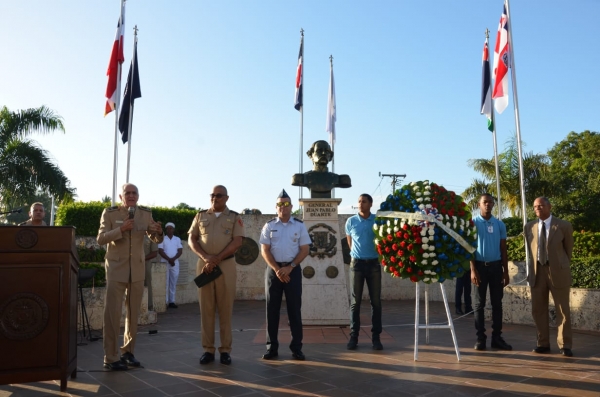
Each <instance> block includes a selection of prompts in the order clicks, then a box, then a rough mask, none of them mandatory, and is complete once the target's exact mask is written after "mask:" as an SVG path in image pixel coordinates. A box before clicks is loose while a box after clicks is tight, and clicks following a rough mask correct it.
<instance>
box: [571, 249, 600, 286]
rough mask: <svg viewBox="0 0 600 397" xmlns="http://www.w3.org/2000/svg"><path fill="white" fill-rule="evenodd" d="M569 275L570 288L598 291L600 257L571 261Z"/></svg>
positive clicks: (599, 284) (599, 283)
mask: <svg viewBox="0 0 600 397" xmlns="http://www.w3.org/2000/svg"><path fill="white" fill-rule="evenodd" d="M571 274H572V276H573V284H571V286H572V287H574V288H597V289H600V257H598V256H596V257H592V258H578V259H573V260H572V261H571Z"/></svg>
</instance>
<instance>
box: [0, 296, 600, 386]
mask: <svg viewBox="0 0 600 397" xmlns="http://www.w3.org/2000/svg"><path fill="white" fill-rule="evenodd" d="M383 304H384V309H383V310H384V313H383V319H384V333H383V335H382V343H383V345H384V350H383V351H373V350H372V349H371V345H370V343H369V339H368V336H367V335H368V333H369V327H368V326H367V327H364V328H363V334H361V337H360V338H359V347H358V349H357V350H355V351H348V350H346V342H347V340H348V328H344V327H305V333H304V335H305V336H304V343H305V345H304V348H303V351H304V353H305V354H306V357H307V360H306V361H303V362H301V361H294V360H293V359H292V358H291V355H290V354H289V352H287V351H286V349H285V348H284V347H285V346H286V344H287V342H289V330H288V327H287V324H286V323H287V317H286V316H285V315H283V314H284V313H285V309H283V310H282V325H281V327H280V341H281V347H280V351H279V353H280V355H279V360H276V361H265V360H262V359H261V355H262V354H263V353H264V351H265V347H264V341H265V331H264V329H265V303H264V302H256V301H238V302H236V304H235V308H234V310H235V312H234V316H233V325H234V327H235V331H234V346H233V348H234V349H233V352H232V359H233V364H232V365H231V366H225V365H222V364H219V363H218V355H217V360H216V362H215V363H211V364H209V365H203V366H201V365H199V363H198V360H199V358H200V356H201V355H202V346H201V344H200V332H199V329H200V319H199V309H198V305H197V304H190V305H181V306H179V309H170V310H169V311H168V312H167V313H165V314H160V315H159V321H158V324H155V325H151V326H146V327H141V328H140V330H139V332H140V334H139V337H138V342H137V347H136V357H137V358H138V359H140V361H142V364H143V366H144V368H141V369H134V370H130V371H127V372H104V370H103V369H102V356H103V353H102V341H101V340H100V341H96V342H89V341H86V340H82V342H87V344H85V345H81V346H80V347H79V350H78V367H79V369H80V371H81V372H79V373H78V374H77V379H75V380H70V381H69V385H68V393H60V391H59V386H58V382H53V381H51V382H38V383H28V384H20V385H17V384H15V385H4V386H0V396H2V397H4V396H24V397H30V396H36V397H37V396H62V395H72V396H140V397H153V396H175V395H176V396H316V395H318V396H364V395H377V396H422V395H428V396H462V395H467V396H483V395H485V396H512V395H521V396H538V395H551V396H578V397H584V396H600V334H599V333H591V332H576V333H575V337H574V346H573V352H574V354H575V357H573V358H564V357H562V356H561V355H559V354H558V348H557V347H556V345H555V344H553V346H552V354H549V355H537V354H535V353H532V352H531V350H532V348H533V347H534V346H535V330H534V328H532V327H530V326H520V325H510V324H509V325H505V326H504V336H505V339H506V340H507V342H508V343H511V344H512V345H513V349H514V350H513V351H511V352H504V351H496V350H492V349H490V347H489V346H488V350H487V351H484V352H476V351H474V350H473V344H474V342H475V331H474V328H473V320H472V317H465V318H461V319H458V320H457V321H456V322H455V327H456V332H457V336H458V344H459V347H460V352H461V361H460V362H458V361H457V359H456V355H455V353H454V348H453V345H452V338H451V335H450V331H448V330H431V331H430V343H429V345H427V344H425V331H424V330H422V331H420V349H419V361H414V360H413V347H414V301H402V302H398V301H393V302H392V301H384V302H383ZM284 306H285V305H284ZM421 308H423V305H421ZM369 309H370V307H369V304H368V302H365V303H364V304H363V307H362V312H363V316H362V322H363V324H370V320H369V311H370V310H369ZM444 319H445V312H444V309H443V305H442V304H441V303H437V302H435V303H431V305H430V321H431V322H432V323H435V322H443V321H444ZM150 330H158V333H156V334H149V331H150ZM551 337H552V338H554V339H553V340H555V337H556V331H555V330H554V331H553V333H552V334H551ZM217 340H218V337H217ZM0 356H1V354H0Z"/></svg>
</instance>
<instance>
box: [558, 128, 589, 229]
mask: <svg viewBox="0 0 600 397" xmlns="http://www.w3.org/2000/svg"><path fill="white" fill-rule="evenodd" d="M548 156H549V157H550V160H551V165H550V171H551V172H550V174H549V176H548V181H549V183H551V184H552V185H554V186H555V187H556V191H555V194H554V195H548V198H549V199H550V202H551V203H552V213H553V214H556V216H558V217H559V218H563V219H566V220H568V221H570V222H571V223H572V224H573V228H574V229H575V230H587V231H600V134H598V133H597V132H590V131H584V132H581V133H579V134H578V133H575V132H570V133H569V135H567V137H566V138H565V139H563V140H562V141H560V142H558V143H557V144H556V145H554V147H553V148H552V149H550V151H549V152H548Z"/></svg>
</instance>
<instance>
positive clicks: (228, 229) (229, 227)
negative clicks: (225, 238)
mask: <svg viewBox="0 0 600 397" xmlns="http://www.w3.org/2000/svg"><path fill="white" fill-rule="evenodd" d="M221 231H222V232H223V233H224V234H227V235H230V236H231V234H232V233H233V223H232V222H223V223H221Z"/></svg>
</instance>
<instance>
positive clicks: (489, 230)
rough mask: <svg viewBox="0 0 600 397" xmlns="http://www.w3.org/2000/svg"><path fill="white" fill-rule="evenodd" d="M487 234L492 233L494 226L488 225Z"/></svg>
mask: <svg viewBox="0 0 600 397" xmlns="http://www.w3.org/2000/svg"><path fill="white" fill-rule="evenodd" d="M488 233H494V225H488Z"/></svg>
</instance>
